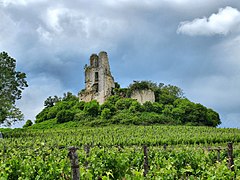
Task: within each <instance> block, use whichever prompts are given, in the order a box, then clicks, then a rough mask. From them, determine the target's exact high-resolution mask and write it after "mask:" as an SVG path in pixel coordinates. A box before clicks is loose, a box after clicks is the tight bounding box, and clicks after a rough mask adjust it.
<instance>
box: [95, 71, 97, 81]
mask: <svg viewBox="0 0 240 180" xmlns="http://www.w3.org/2000/svg"><path fill="white" fill-rule="evenodd" d="M95 81H98V72H95Z"/></svg>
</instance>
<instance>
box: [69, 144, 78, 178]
mask: <svg viewBox="0 0 240 180" xmlns="http://www.w3.org/2000/svg"><path fill="white" fill-rule="evenodd" d="M77 149H78V148H75V147H69V148H68V150H69V152H68V157H69V158H70V162H71V169H72V180H80V171H79V164H78V155H77V152H76V151H77Z"/></svg>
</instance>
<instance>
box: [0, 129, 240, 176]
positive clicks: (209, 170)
mask: <svg viewBox="0 0 240 180" xmlns="http://www.w3.org/2000/svg"><path fill="white" fill-rule="evenodd" d="M3 137H4V139H0V142H1V143H0V169H1V171H0V179H1V180H5V179H6V180H7V179H9V180H11V179H12V180H15V179H71V164H70V160H69V157H68V148H69V147H70V146H74V147H77V148H78V150H77V154H78V160H79V169H80V179H240V171H239V169H240V131H239V130H238V129H218V128H209V127H192V126H133V125H131V126H105V127H81V128H79V127H72V128H55V129H45V130H40V129H30V128H29V129H18V130H13V131H3ZM228 142H233V159H234V166H233V167H232V168H229V167H228V152H227V143H228ZM143 147H146V148H147V149H146V152H144V148H143ZM144 153H147V159H148V164H147V172H145V171H146V167H144V166H145V163H146V162H145V161H146V154H144ZM144 173H146V174H144ZM144 175H145V177H144Z"/></svg>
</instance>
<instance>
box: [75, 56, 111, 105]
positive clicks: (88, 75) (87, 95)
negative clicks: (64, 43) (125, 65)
mask: <svg viewBox="0 0 240 180" xmlns="http://www.w3.org/2000/svg"><path fill="white" fill-rule="evenodd" d="M84 69H85V89H84V90H82V91H81V92H80V93H79V99H80V101H85V102H89V101H91V100H94V99H95V100H97V101H98V102H99V103H100V104H103V103H104V101H105V100H106V99H107V98H108V97H109V96H111V95H112V90H113V88H114V87H115V83H114V79H113V77H112V75H111V71H110V66H109V62H108V56H107V53H106V52H100V53H99V54H98V55H97V54H92V55H91V56H90V65H89V66H87V65H85V68H84Z"/></svg>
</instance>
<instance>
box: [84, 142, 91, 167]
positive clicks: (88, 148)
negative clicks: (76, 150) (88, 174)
mask: <svg viewBox="0 0 240 180" xmlns="http://www.w3.org/2000/svg"><path fill="white" fill-rule="evenodd" d="M84 151H85V153H86V158H88V157H89V153H90V145H88V144H87V145H85V146H84ZM85 167H86V169H88V161H87V160H86V161H85Z"/></svg>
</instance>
